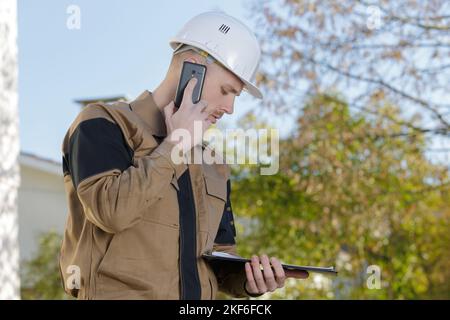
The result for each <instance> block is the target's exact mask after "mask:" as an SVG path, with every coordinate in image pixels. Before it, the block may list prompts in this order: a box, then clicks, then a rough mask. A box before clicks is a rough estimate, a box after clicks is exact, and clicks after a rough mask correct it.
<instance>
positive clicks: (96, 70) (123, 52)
mask: <svg viewBox="0 0 450 320" xmlns="http://www.w3.org/2000/svg"><path fill="white" fill-rule="evenodd" d="M247 4H248V2H247V1H239V0H228V1H218V0H209V1H206V0H205V1H200V0H194V1H136V0H135V1H119V0H115V1H112V0H108V1H106V0H96V1H87V0H83V1H76V0H71V1H61V0H60V1H51V0H40V1H30V0H19V1H18V15H19V17H18V18H19V38H18V47H19V116H20V136H21V137H20V139H21V150H22V151H26V152H31V153H34V154H36V155H39V156H42V157H45V158H49V159H54V160H57V161H60V159H61V151H60V149H61V142H62V139H63V137H64V134H65V132H66V130H67V128H68V127H69V126H70V123H71V122H72V121H73V119H74V118H75V117H76V115H77V113H78V112H79V110H80V107H79V106H78V105H77V104H76V103H74V100H75V99H80V98H90V97H99V96H110V95H116V94H125V95H126V96H127V97H129V98H131V99H132V98H134V97H136V96H137V95H139V94H140V93H141V92H142V91H143V90H145V89H148V90H150V91H151V90H153V89H154V88H156V86H157V85H158V84H159V82H160V81H161V80H162V79H163V77H164V75H165V71H166V68H167V66H168V63H169V61H170V56H171V48H170V46H169V45H168V39H169V38H170V37H171V36H173V35H174V34H175V33H176V32H177V31H178V30H179V29H180V28H181V27H182V25H183V24H184V23H185V22H186V21H187V20H189V19H190V18H191V17H193V16H194V15H196V14H198V13H201V12H204V11H209V10H217V9H220V10H224V11H225V12H227V13H228V14H231V15H233V16H235V17H236V18H238V19H240V20H242V21H245V22H246V23H247V24H248V25H249V27H252V26H253V25H252V21H251V19H249V17H250V12H249V10H248V8H247ZM70 5H77V6H78V7H79V8H80V13H81V28H80V29H79V30H70V29H68V28H67V26H66V22H67V19H68V18H69V14H68V13H67V12H66V11H67V8H68V6H70ZM254 105H255V101H254V100H253V99H252V98H251V97H250V96H248V95H246V94H243V95H242V96H241V97H240V98H239V99H237V100H236V104H235V110H236V112H235V114H234V115H233V116H231V117H230V118H228V119H225V121H226V123H227V124H230V125H231V126H232V125H233V123H234V121H235V120H237V118H238V117H239V115H242V114H243V113H244V111H245V110H248V108H250V107H252V106H254Z"/></svg>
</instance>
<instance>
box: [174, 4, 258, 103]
mask: <svg viewBox="0 0 450 320" xmlns="http://www.w3.org/2000/svg"><path fill="white" fill-rule="evenodd" d="M169 43H170V46H171V47H172V48H173V49H174V50H176V49H177V48H178V47H180V46H182V45H191V46H194V47H196V48H199V49H201V50H204V51H205V52H207V53H209V54H210V55H211V56H212V57H214V58H215V59H216V60H217V61H219V62H220V63H221V64H222V65H223V66H224V67H225V68H227V69H228V70H229V71H231V72H232V73H233V74H235V75H236V76H237V77H238V78H239V79H241V80H242V82H244V89H245V90H246V91H247V92H248V93H250V94H251V95H252V96H254V97H256V98H259V99H262V94H261V91H260V90H259V89H258V88H257V87H256V85H255V84H254V80H255V74H256V71H257V69H258V65H259V60H260V58H261V49H260V47H259V44H258V41H257V40H256V37H255V35H254V34H253V32H252V31H251V30H250V29H249V28H248V27H247V26H246V25H244V24H243V23H242V22H240V21H239V20H237V19H236V18H233V17H232V16H229V15H227V14H226V13H224V12H205V13H202V14H199V15H198V16H195V17H194V18H192V19H191V20H189V21H188V22H187V23H186V24H185V25H184V26H183V28H182V29H181V30H180V31H179V32H178V34H177V35H176V36H175V37H173V38H171V39H170V42H169Z"/></svg>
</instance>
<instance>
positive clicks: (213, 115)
mask: <svg viewBox="0 0 450 320" xmlns="http://www.w3.org/2000/svg"><path fill="white" fill-rule="evenodd" d="M222 115H223V114H221V115H215V114H212V115H211V118H212V121H211V122H212V123H216V122H217V121H218V120H219V119H220V118H222Z"/></svg>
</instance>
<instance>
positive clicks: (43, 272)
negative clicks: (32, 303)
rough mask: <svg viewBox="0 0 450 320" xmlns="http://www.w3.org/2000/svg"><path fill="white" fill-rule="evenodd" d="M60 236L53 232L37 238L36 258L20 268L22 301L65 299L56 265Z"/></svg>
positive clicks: (57, 265)
mask: <svg viewBox="0 0 450 320" xmlns="http://www.w3.org/2000/svg"><path fill="white" fill-rule="evenodd" d="M61 241H62V236H61V235H60V234H58V233H56V232H54V231H51V232H48V233H44V234H42V235H41V236H40V237H39V250H38V252H37V254H36V256H35V257H34V258H33V259H31V260H29V261H25V262H24V264H23V266H22V299H39V300H42V299H45V300H46V299H51V300H54V299H67V298H68V296H67V295H66V294H65V292H64V290H63V286H62V280H61V274H60V270H59V264H58V256H59V250H60V248H61Z"/></svg>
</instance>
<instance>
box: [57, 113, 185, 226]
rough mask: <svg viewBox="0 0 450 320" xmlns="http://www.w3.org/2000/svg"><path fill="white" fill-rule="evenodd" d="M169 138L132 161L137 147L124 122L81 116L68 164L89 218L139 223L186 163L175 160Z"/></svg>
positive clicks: (97, 221) (101, 223) (108, 223)
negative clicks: (129, 138)
mask: <svg viewBox="0 0 450 320" xmlns="http://www.w3.org/2000/svg"><path fill="white" fill-rule="evenodd" d="M173 146H174V145H173V144H172V143H170V142H169V141H167V140H164V141H163V142H162V143H161V144H160V145H159V146H158V147H156V148H155V149H154V150H153V151H152V152H151V153H150V154H149V155H147V156H143V157H140V158H139V159H137V160H136V161H134V162H133V151H132V149H131V148H130V147H129V146H128V144H127V143H126V141H125V139H124V137H123V134H122V131H121V130H120V128H119V126H118V125H117V124H115V123H113V122H111V121H109V120H107V119H103V118H95V119H89V120H85V121H83V122H81V123H80V124H79V125H78V127H77V128H76V129H75V131H74V132H73V134H72V135H71V137H70V141H69V150H68V154H67V155H65V161H67V164H66V165H67V167H68V169H69V172H70V174H71V177H72V181H73V183H74V187H75V189H76V191H77V194H78V197H79V199H80V202H81V204H82V206H83V209H84V212H85V214H86V218H87V219H88V220H89V221H90V222H92V223H93V224H95V225H96V226H98V227H99V228H101V229H102V230H104V231H106V232H109V233H117V232H120V231H122V230H125V229H127V228H129V227H131V226H133V225H134V224H136V223H138V222H139V221H140V219H141V216H142V214H143V212H144V209H145V208H146V207H148V206H150V205H151V204H152V203H154V201H155V200H156V199H158V197H159V196H160V194H161V193H162V191H163V190H164V189H165V188H166V187H168V185H169V184H170V182H171V180H172V178H173V176H174V175H176V176H179V175H181V173H182V172H183V171H184V170H185V169H186V167H185V165H184V164H175V163H174V162H173V161H172V160H171V157H170V155H171V152H172V148H173Z"/></svg>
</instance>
